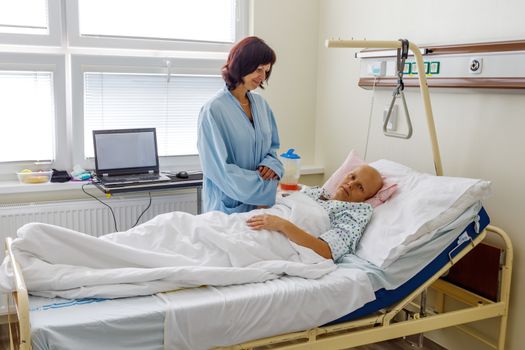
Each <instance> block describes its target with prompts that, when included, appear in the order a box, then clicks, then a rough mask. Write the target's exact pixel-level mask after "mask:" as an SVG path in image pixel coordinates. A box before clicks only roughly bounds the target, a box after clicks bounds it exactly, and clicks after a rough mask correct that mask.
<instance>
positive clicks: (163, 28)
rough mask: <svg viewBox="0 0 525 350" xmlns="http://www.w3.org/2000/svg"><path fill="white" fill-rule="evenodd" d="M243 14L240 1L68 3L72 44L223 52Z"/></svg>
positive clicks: (242, 26)
mask: <svg viewBox="0 0 525 350" xmlns="http://www.w3.org/2000/svg"><path fill="white" fill-rule="evenodd" d="M116 18H118V20H115V19H116ZM247 18H248V1H246V0H191V1H188V0H71V1H68V30H69V32H70V35H69V41H70V43H71V45H72V46H89V47H120V48H144V47H148V48H150V49H151V48H153V49H169V50H186V51H212V52H213V51H215V52H217V51H222V52H227V51H228V50H229V48H230V46H231V44H232V43H233V42H235V41H237V40H238V39H240V38H242V37H244V36H246V35H247V33H248V22H247Z"/></svg>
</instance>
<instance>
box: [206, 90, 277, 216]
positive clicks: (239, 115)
mask: <svg viewBox="0 0 525 350" xmlns="http://www.w3.org/2000/svg"><path fill="white" fill-rule="evenodd" d="M248 98H249V99H250V103H251V108H252V116H253V125H252V123H251V122H250V120H249V119H248V116H247V115H246V113H245V112H244V111H243V109H242V107H241V105H240V103H239V101H238V100H237V99H236V98H235V97H234V96H233V95H232V94H231V93H230V91H229V90H228V88H227V87H226V86H225V87H224V89H223V90H221V91H219V92H217V94H216V95H215V96H214V97H213V98H212V99H211V100H210V101H208V102H207V103H206V104H205V105H204V106H203V107H202V109H201V111H200V115H199V131H198V140H197V148H198V149H199V155H200V160H201V164H202V170H203V173H204V179H203V180H204V182H203V199H204V203H203V208H204V211H205V212H206V211H211V210H220V211H222V212H224V213H228V214H229V213H241V212H247V211H250V210H252V209H254V208H255V207H256V206H259V205H267V206H271V205H273V204H274V202H275V194H276V191H277V185H278V180H263V179H262V177H261V176H260V175H259V172H258V171H257V168H258V167H259V166H266V167H268V168H270V169H272V170H273V171H274V172H275V173H276V174H277V175H278V176H279V178H281V177H282V175H283V166H282V164H281V162H280V161H279V159H278V158H277V155H276V152H277V149H278V148H279V135H278V133H277V125H276V123H275V118H274V115H273V112H272V110H271V109H270V106H269V105H268V103H267V102H266V101H265V100H264V99H263V98H262V97H261V96H260V95H258V94H255V93H250V92H249V93H248Z"/></svg>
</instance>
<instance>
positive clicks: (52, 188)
mask: <svg viewBox="0 0 525 350" xmlns="http://www.w3.org/2000/svg"><path fill="white" fill-rule="evenodd" d="M322 174H324V167H319V166H303V167H301V175H322ZM85 183H89V181H69V182H63V183H59V182H48V183H44V184H21V183H20V182H18V181H17V180H10V181H0V195H3V194H11V195H12V194H22V193H38V192H58V191H74V190H80V189H81V188H82V185H83V184H85Z"/></svg>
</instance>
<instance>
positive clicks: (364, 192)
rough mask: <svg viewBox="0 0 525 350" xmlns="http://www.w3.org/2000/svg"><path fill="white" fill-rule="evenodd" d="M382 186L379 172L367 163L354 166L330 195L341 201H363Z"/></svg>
mask: <svg viewBox="0 0 525 350" xmlns="http://www.w3.org/2000/svg"><path fill="white" fill-rule="evenodd" d="M381 186H383V180H382V179H381V175H380V174H379V172H378V171H377V170H376V169H374V168H372V167H371V166H369V165H362V166H360V167H357V168H355V169H354V170H352V171H351V172H349V173H348V174H346V176H345V177H344V178H343V181H341V182H340V183H339V186H337V189H336V191H335V193H334V195H333V196H332V199H336V200H339V201H343V202H364V201H365V200H367V199H368V198H370V197H372V196H373V195H375V194H376V193H377V191H379V189H380V188H381Z"/></svg>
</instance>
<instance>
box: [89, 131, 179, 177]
mask: <svg viewBox="0 0 525 350" xmlns="http://www.w3.org/2000/svg"><path fill="white" fill-rule="evenodd" d="M93 146H94V149H95V174H96V177H97V179H98V181H99V182H100V183H101V184H102V185H104V186H105V187H123V186H132V185H147V184H153V183H159V182H169V181H170V178H169V177H167V176H166V175H163V174H160V172H159V157H158V153H157V134H156V129H155V128H141V129H117V130H93Z"/></svg>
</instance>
